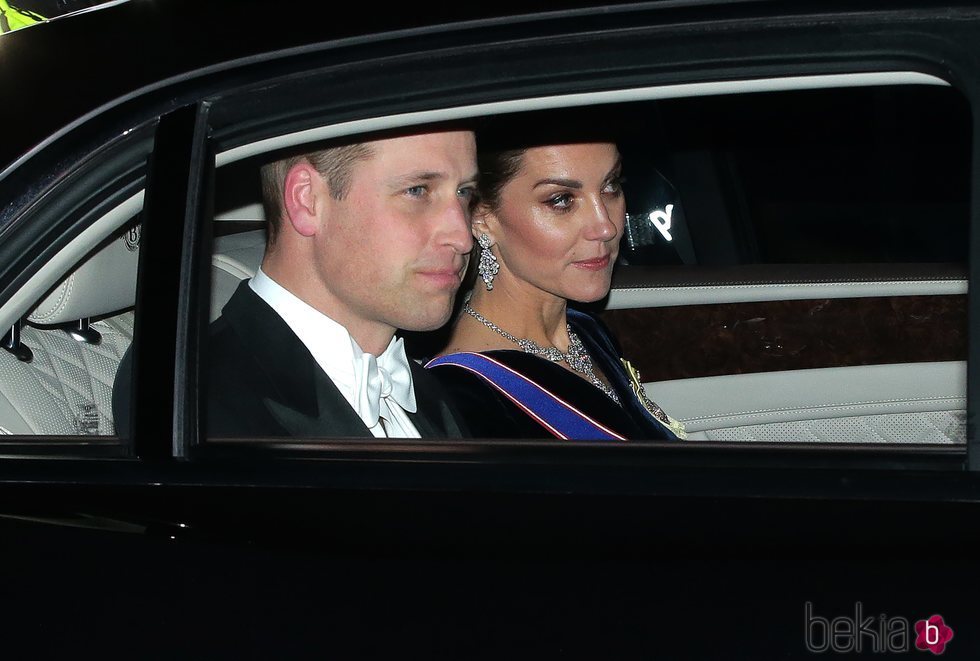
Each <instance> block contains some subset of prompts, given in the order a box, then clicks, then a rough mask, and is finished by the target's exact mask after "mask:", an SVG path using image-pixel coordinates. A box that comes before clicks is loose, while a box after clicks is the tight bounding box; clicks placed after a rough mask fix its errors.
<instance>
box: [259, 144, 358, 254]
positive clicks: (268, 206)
mask: <svg viewBox="0 0 980 661" xmlns="http://www.w3.org/2000/svg"><path fill="white" fill-rule="evenodd" d="M372 155H373V151H372V150H371V147H370V146H368V145H367V144H366V143H363V142H358V143H354V144H351V145H342V146H340V147H330V148H329V149H321V150H319V151H315V152H310V153H309V154H301V155H299V156H292V157H289V158H284V159H281V160H278V161H275V162H273V163H268V164H266V165H264V166H262V172H261V175H262V207H263V209H264V211H265V218H266V222H267V227H268V231H269V236H268V243H269V245H272V244H274V243H275V242H276V237H277V236H278V235H279V227H280V222H281V220H282V216H283V211H284V209H283V196H284V195H285V181H286V173H288V172H289V170H290V168H292V167H293V166H294V165H296V164H297V163H301V162H303V161H306V162H308V163H309V164H310V165H312V166H313V167H314V168H315V169H316V171H317V172H319V173H320V176H321V177H323V179H324V180H325V181H326V182H327V187H328V188H329V189H330V196H331V197H333V198H335V199H337V200H342V199H344V197H345V196H346V195H347V193H348V192H349V191H350V185H351V179H352V175H353V170H354V165H355V164H356V163H357V162H358V161H361V160H364V159H367V158H370V157H371V156H372Z"/></svg>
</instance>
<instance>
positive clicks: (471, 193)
mask: <svg viewBox="0 0 980 661" xmlns="http://www.w3.org/2000/svg"><path fill="white" fill-rule="evenodd" d="M456 196H457V197H461V198H463V199H466V200H472V199H475V198H476V189H475V188H473V187H472V186H464V187H462V188H457V189H456Z"/></svg>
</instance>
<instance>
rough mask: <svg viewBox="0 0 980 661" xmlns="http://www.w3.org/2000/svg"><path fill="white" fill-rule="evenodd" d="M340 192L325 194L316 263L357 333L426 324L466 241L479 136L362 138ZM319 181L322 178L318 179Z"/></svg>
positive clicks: (449, 289)
mask: <svg viewBox="0 0 980 661" xmlns="http://www.w3.org/2000/svg"><path fill="white" fill-rule="evenodd" d="M367 145H368V146H369V147H370V149H371V151H372V153H373V155H372V156H371V157H369V158H367V159H363V160H361V161H359V162H357V163H356V164H355V165H354V166H353V170H352V178H351V185H350V189H349V190H348V192H347V195H346V196H345V197H344V199H343V200H337V199H335V198H332V197H330V196H329V195H326V196H321V199H324V200H325V204H324V207H323V211H322V212H321V213H323V214H324V221H325V222H324V226H325V228H326V231H325V232H323V233H322V234H320V235H318V236H317V237H316V239H315V240H316V241H317V245H316V250H315V253H316V254H315V258H314V259H315V269H316V272H317V276H318V277H319V279H320V280H321V282H322V284H323V286H325V287H326V289H327V290H328V291H329V294H330V296H331V298H333V299H334V303H335V304H334V305H333V306H331V307H334V308H339V310H338V311H337V312H335V313H334V314H333V316H335V317H338V318H336V321H338V322H340V323H342V324H344V325H345V326H347V327H348V330H350V331H351V333H352V334H353V335H355V337H356V336H357V335H358V333H359V331H360V329H361V328H364V329H365V330H367V331H368V332H373V331H374V330H377V329H379V328H381V327H383V326H386V327H389V328H390V329H399V328H400V329H405V330H413V331H419V330H432V329H435V328H438V327H439V326H442V325H443V324H444V323H446V321H447V320H448V319H449V315H450V313H451V312H452V306H453V299H454V296H455V294H456V290H457V289H458V288H459V285H460V281H461V279H462V276H463V272H464V270H465V268H466V262H467V258H468V253H469V251H470V249H471V248H472V247H473V240H472V236H471V234H470V211H471V202H472V199H473V195H474V189H475V180H476V174H477V166H476V142H475V139H474V136H473V133H472V132H470V131H454V132H448V131H447V132H442V133H429V134H421V135H415V136H408V137H398V138H391V139H387V140H379V141H375V142H369V143H367ZM323 186H324V187H325V186H326V184H325V183H323Z"/></svg>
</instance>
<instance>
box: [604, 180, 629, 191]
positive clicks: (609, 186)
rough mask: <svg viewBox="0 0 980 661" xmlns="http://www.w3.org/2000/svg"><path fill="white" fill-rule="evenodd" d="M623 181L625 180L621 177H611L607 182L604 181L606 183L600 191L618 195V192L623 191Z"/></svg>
mask: <svg viewBox="0 0 980 661" xmlns="http://www.w3.org/2000/svg"><path fill="white" fill-rule="evenodd" d="M624 181H626V180H625V179H623V178H622V177H617V178H616V179H612V180H610V181H609V182H608V183H606V185H605V186H604V187H603V189H602V192H603V193H609V194H613V195H618V194H619V193H622V192H623V182H624Z"/></svg>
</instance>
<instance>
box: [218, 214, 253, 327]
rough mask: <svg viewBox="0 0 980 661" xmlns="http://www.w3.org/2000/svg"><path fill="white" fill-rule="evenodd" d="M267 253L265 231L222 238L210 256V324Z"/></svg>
mask: <svg viewBox="0 0 980 661" xmlns="http://www.w3.org/2000/svg"><path fill="white" fill-rule="evenodd" d="M264 254H265V230H253V231H250V232H242V233H240V234H229V235H227V236H219V237H218V238H216V239H215V240H214V254H213V256H212V257H211V321H214V320H215V319H217V318H218V315H220V314H221V309H222V308H223V307H224V306H225V303H227V302H228V299H230V298H231V295H232V294H234V293H235V290H236V289H237V288H238V284H239V283H240V282H241V281H242V280H247V279H249V278H251V277H252V276H253V275H255V273H256V272H257V271H258V270H259V266H260V265H261V264H262V256H263V255H264Z"/></svg>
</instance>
